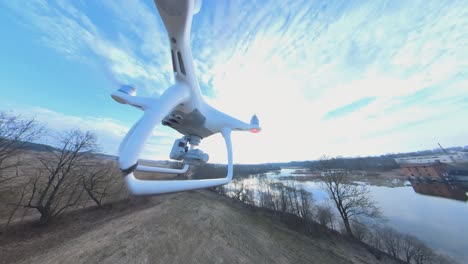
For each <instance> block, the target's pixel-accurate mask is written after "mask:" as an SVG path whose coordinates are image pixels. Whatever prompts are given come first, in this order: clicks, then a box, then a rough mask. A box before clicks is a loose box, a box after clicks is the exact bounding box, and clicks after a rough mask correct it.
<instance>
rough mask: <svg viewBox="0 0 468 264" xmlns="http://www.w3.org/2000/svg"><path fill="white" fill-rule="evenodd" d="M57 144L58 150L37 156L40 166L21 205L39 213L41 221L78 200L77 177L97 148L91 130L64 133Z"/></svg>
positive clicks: (46, 220) (78, 179)
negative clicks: (25, 201)
mask: <svg viewBox="0 0 468 264" xmlns="http://www.w3.org/2000/svg"><path fill="white" fill-rule="evenodd" d="M60 144H61V147H60V149H51V150H50V152H49V153H48V154H47V155H43V156H42V157H40V158H39V161H40V163H41V164H42V168H40V169H38V171H37V174H36V176H35V177H34V180H32V181H31V183H30V184H29V186H30V192H29V194H30V195H29V199H28V202H27V203H26V204H24V207H26V208H34V209H36V210H37V211H38V212H39V213H40V214H41V218H40V222H41V223H47V222H48V221H49V219H50V218H51V217H53V216H57V215H58V214H60V213H61V212H62V211H63V210H65V209H66V208H69V207H71V206H74V205H76V204H77V203H78V202H79V201H80V199H81V196H82V193H83V191H84V188H82V185H81V184H80V178H79V177H78V176H79V174H80V171H81V170H82V169H83V167H85V166H86V165H87V163H88V162H89V159H90V158H91V154H92V153H93V152H94V151H95V150H96V143H95V136H94V135H93V134H91V133H90V132H85V133H83V132H81V131H77V130H74V131H70V132H68V133H64V134H63V135H62V136H61V137H60Z"/></svg>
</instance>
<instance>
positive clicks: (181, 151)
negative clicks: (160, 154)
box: [169, 137, 188, 160]
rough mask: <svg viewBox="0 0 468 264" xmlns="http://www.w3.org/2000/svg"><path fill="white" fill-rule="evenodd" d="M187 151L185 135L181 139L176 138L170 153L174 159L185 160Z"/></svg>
mask: <svg viewBox="0 0 468 264" xmlns="http://www.w3.org/2000/svg"><path fill="white" fill-rule="evenodd" d="M187 151H188V147H187V139H186V138H185V137H184V138H181V139H176V141H175V142H174V145H173V146H172V150H171V154H170V155H169V157H170V158H171V159H174V160H183V159H184V157H185V154H186V153H187Z"/></svg>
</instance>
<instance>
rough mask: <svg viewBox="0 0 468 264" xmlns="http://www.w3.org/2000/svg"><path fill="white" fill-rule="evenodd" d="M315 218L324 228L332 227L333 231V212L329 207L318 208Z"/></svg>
mask: <svg viewBox="0 0 468 264" xmlns="http://www.w3.org/2000/svg"><path fill="white" fill-rule="evenodd" d="M315 217H316V219H317V222H319V224H321V225H323V226H326V227H328V226H330V227H331V228H332V229H333V212H332V209H331V208H330V206H328V205H319V206H317V209H316V213H315Z"/></svg>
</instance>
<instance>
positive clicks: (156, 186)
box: [125, 128, 233, 195]
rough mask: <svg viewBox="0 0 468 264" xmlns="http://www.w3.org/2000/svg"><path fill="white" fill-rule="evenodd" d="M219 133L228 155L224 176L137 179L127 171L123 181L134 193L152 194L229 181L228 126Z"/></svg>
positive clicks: (230, 165)
mask: <svg viewBox="0 0 468 264" xmlns="http://www.w3.org/2000/svg"><path fill="white" fill-rule="evenodd" d="M221 133H222V135H223V137H224V141H225V142H226V148H227V155H228V171H227V176H226V178H218V179H203V180H172V181H151V180H139V179H137V178H135V176H134V175H133V173H129V174H128V175H126V176H125V182H126V184H127V187H128V189H129V190H130V192H131V193H132V194H134V195H152V194H160V193H170V192H180V191H188V190H195V189H203V188H209V187H215V186H219V185H224V184H227V183H229V182H230V181H231V180H232V175H233V161H232V143H231V130H230V129H229V128H224V129H223V130H222V131H221Z"/></svg>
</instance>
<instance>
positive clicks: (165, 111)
mask: <svg viewBox="0 0 468 264" xmlns="http://www.w3.org/2000/svg"><path fill="white" fill-rule="evenodd" d="M154 2H155V4H156V7H157V10H158V12H159V14H160V16H161V18H162V20H163V23H164V26H165V28H166V30H167V33H168V37H169V41H170V48H171V58H172V66H173V67H172V69H173V72H174V77H175V78H174V79H175V84H173V85H172V86H170V87H169V88H167V89H166V90H165V91H164V92H163V93H162V94H161V95H160V97H159V98H153V97H141V96H137V95H136V89H135V88H134V87H132V86H130V85H123V86H121V87H120V88H119V89H118V90H117V91H114V92H112V94H111V97H112V98H113V99H114V100H115V101H117V102H119V103H121V104H127V105H130V106H133V107H136V108H138V109H140V110H142V111H143V116H142V117H141V118H140V119H139V120H138V121H137V122H136V123H135V124H134V125H133V127H132V128H131V129H130V130H129V131H128V133H127V134H126V136H125V137H124V139H123V140H122V142H121V144H120V146H119V150H118V156H119V166H120V170H121V171H122V174H123V176H124V179H125V183H126V185H127V188H128V190H129V191H130V192H131V193H132V194H133V195H154V194H161V193H170V192H180V191H188V190H195V189H202V188H209V187H215V186H220V185H224V184H227V183H229V182H230V181H231V180H232V176H233V157H232V142H231V132H232V131H250V132H252V133H258V132H260V130H261V128H260V125H259V120H258V118H257V116H256V115H253V116H252V118H251V120H250V123H246V122H243V121H240V120H238V119H236V118H234V117H231V116H229V115H227V114H225V113H223V112H221V111H218V110H216V109H215V108H213V107H212V106H210V105H209V104H207V103H206V102H205V101H204V99H203V96H202V94H201V91H200V87H199V84H198V81H197V76H196V73H195V66H194V63H193V58H192V52H191V48H190V30H191V26H192V17H193V15H195V14H197V13H198V12H199V11H200V9H201V4H202V3H201V0H154ZM159 124H162V125H163V126H167V127H170V128H172V129H174V130H176V131H177V132H179V133H180V134H182V135H183V137H182V138H180V139H177V140H175V142H174V145H173V147H172V150H171V152H170V155H169V156H170V158H171V159H173V160H177V161H182V163H183V165H184V166H183V168H181V169H172V168H163V167H157V166H144V165H140V164H138V160H139V156H140V154H141V152H142V151H143V147H144V145H145V143H146V141H147V140H148V139H149V137H150V136H151V135H152V134H153V130H154V129H155V127H156V126H157V125H159ZM216 133H221V134H222V136H223V138H224V141H225V143H226V148H227V163H228V166H227V167H228V170H227V175H226V177H225V178H216V179H201V180H140V179H137V178H135V176H134V172H135V171H144V172H158V173H168V174H183V173H186V172H187V170H188V169H189V166H190V165H194V164H204V163H206V162H208V158H209V157H208V154H206V153H204V152H203V151H202V150H200V149H198V148H197V146H198V145H199V144H200V142H201V140H202V139H204V138H206V137H209V136H211V135H214V134H216Z"/></svg>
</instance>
